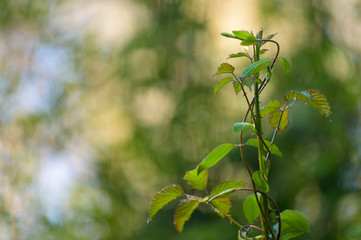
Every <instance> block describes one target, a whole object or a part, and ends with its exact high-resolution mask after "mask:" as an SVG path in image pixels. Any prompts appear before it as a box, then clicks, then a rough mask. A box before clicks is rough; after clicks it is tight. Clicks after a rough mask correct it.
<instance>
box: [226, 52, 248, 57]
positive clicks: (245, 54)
mask: <svg viewBox="0 0 361 240" xmlns="http://www.w3.org/2000/svg"><path fill="white" fill-rule="evenodd" d="M238 57H248V58H249V55H248V53H244V52H239V53H232V54H230V55H229V57H228V58H238Z"/></svg>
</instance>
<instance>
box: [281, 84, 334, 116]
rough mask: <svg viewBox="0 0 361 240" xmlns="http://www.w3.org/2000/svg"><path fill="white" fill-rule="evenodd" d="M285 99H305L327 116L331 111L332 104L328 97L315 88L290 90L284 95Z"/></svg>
mask: <svg viewBox="0 0 361 240" xmlns="http://www.w3.org/2000/svg"><path fill="white" fill-rule="evenodd" d="M283 97H284V98H285V100H286V101H287V102H288V101H290V100H292V99H294V98H296V100H297V101H303V102H306V103H308V104H310V105H311V106H312V107H314V108H316V109H317V110H318V111H320V113H321V114H322V115H325V116H326V117H327V116H329V115H330V113H331V106H330V103H329V102H328V100H327V98H326V96H325V95H323V93H321V92H320V91H317V90H313V89H307V90H305V91H302V92H296V91H294V90H291V91H288V92H287V93H286V94H285V95H283Z"/></svg>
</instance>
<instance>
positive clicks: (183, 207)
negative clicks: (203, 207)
mask: <svg viewBox="0 0 361 240" xmlns="http://www.w3.org/2000/svg"><path fill="white" fill-rule="evenodd" d="M198 205H199V201H198V200H194V199H185V200H183V201H181V202H180V203H179V205H178V206H177V208H176V210H175V214H174V225H175V228H176V229H177V231H178V232H179V233H182V231H183V227H184V223H185V222H186V221H188V220H189V218H190V217H191V215H192V213H193V212H194V210H195V209H196V208H197V207H198Z"/></svg>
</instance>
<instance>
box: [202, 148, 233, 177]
mask: <svg viewBox="0 0 361 240" xmlns="http://www.w3.org/2000/svg"><path fill="white" fill-rule="evenodd" d="M233 147H234V146H233V144H230V143H225V144H222V145H219V146H218V147H216V148H215V149H213V150H212V151H211V152H210V153H209V154H208V155H207V156H206V157H205V158H204V159H203V161H202V162H201V163H200V164H199V165H198V167H197V169H198V175H199V174H200V173H201V172H202V171H204V170H206V169H208V168H210V167H212V166H213V165H214V164H216V163H217V162H218V161H220V160H221V159H222V158H223V157H224V156H226V155H227V153H228V152H229V151H231V150H232V149H233Z"/></svg>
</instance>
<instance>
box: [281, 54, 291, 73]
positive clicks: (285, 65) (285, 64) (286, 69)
mask: <svg viewBox="0 0 361 240" xmlns="http://www.w3.org/2000/svg"><path fill="white" fill-rule="evenodd" d="M280 61H281V64H282V68H283V71H284V72H285V73H289V72H290V64H289V63H288V61H287V59H286V58H285V57H282V56H280Z"/></svg>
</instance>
